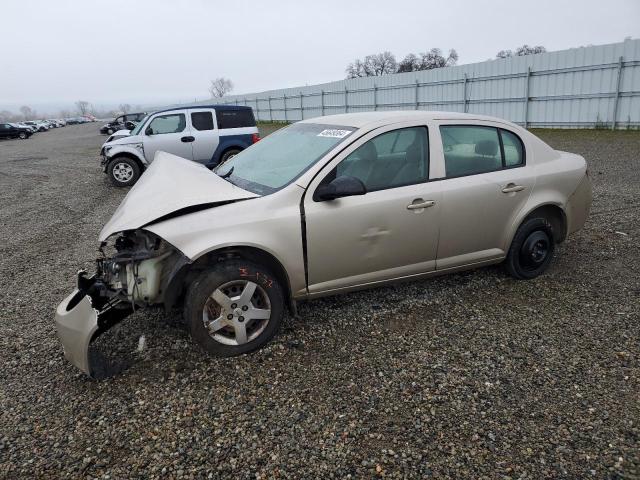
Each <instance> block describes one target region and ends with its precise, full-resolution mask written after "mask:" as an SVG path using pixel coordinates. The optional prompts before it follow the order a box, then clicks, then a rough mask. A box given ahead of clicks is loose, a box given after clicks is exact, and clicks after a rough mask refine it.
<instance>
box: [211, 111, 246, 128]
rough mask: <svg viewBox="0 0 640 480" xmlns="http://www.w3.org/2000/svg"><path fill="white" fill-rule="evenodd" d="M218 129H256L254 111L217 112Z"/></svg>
mask: <svg viewBox="0 0 640 480" xmlns="http://www.w3.org/2000/svg"><path fill="white" fill-rule="evenodd" d="M216 119H217V120H218V128H243V127H255V126H256V120H255V118H253V111H252V110H216Z"/></svg>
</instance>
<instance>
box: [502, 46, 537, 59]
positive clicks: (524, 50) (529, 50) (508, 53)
mask: <svg viewBox="0 0 640 480" xmlns="http://www.w3.org/2000/svg"><path fill="white" fill-rule="evenodd" d="M546 51H547V49H546V48H544V47H543V46H542V45H536V46H534V47H530V46H529V45H527V44H524V45H522V46H521V47H518V48H516V51H515V52H514V51H513V50H500V51H499V52H498V53H497V54H496V58H509V57H513V56H516V57H522V56H524V55H534V54H536V53H544V52H546Z"/></svg>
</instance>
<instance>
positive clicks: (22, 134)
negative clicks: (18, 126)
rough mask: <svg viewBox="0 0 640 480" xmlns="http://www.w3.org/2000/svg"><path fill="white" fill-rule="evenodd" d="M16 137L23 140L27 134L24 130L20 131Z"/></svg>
mask: <svg viewBox="0 0 640 480" xmlns="http://www.w3.org/2000/svg"><path fill="white" fill-rule="evenodd" d="M18 137H19V138H20V140H25V139H26V138H27V134H26V133H25V132H20V134H19V135H18Z"/></svg>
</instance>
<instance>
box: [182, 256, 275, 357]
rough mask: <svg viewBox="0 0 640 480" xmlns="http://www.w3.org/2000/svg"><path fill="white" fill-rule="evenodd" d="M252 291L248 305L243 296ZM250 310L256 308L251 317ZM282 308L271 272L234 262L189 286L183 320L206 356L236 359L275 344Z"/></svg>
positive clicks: (228, 262)
mask: <svg viewBox="0 0 640 480" xmlns="http://www.w3.org/2000/svg"><path fill="white" fill-rule="evenodd" d="M250 285H251V286H250ZM247 288H249V290H246V289H247ZM251 289H253V294H252V296H251V297H250V299H249V300H248V302H247V300H246V298H243V295H248V294H249V293H251ZM216 292H217V293H216ZM214 295H216V297H215V298H214ZM251 309H255V310H254V311H255V317H253V318H252V314H251ZM284 309H285V304H284V295H283V289H282V286H281V285H280V284H279V283H278V281H277V280H276V277H275V276H274V275H273V274H272V273H271V272H270V271H269V270H268V269H266V268H264V267H262V266H260V265H256V264H254V263H251V262H246V261H243V260H230V261H227V262H224V263H220V264H218V265H217V266H216V267H214V269H212V270H209V271H207V272H204V273H202V274H201V275H200V276H199V277H197V278H196V279H195V280H194V281H193V282H192V283H191V285H190V286H189V289H188V291H187V295H186V297H185V302H184V318H185V320H186V323H187V325H188V326H189V330H190V332H191V338H192V339H193V341H194V342H195V343H197V344H198V345H199V346H200V347H202V349H204V350H205V351H206V352H207V353H209V354H211V355H214V356H217V357H233V356H236V355H242V354H243V353H249V352H252V351H254V350H257V349H258V348H260V347H262V346H263V345H265V344H266V343H267V342H268V341H269V340H271V338H273V336H274V335H275V334H276V333H277V332H278V330H279V329H280V324H281V323H282V318H283V316H284ZM266 315H268V318H267V317H265V316H266ZM206 325H209V327H207V326H206ZM243 330H244V332H245V336H246V338H245V337H243V336H242V333H241V332H242V331H243Z"/></svg>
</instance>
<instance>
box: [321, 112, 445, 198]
mask: <svg viewBox="0 0 640 480" xmlns="http://www.w3.org/2000/svg"><path fill="white" fill-rule="evenodd" d="M409 128H424V129H425V130H426V133H427V137H426V138H427V145H426V147H427V148H426V154H427V178H426V179H424V180H422V181H419V182H411V183H403V184H401V185H394V186H393V187H387V188H376V189H375V190H369V189H367V194H369V193H374V192H382V191H385V190H393V189H395V188H403V187H409V186H411V185H424V184H425V183H429V182H431V181H433V180H440V179H437V178H436V179H433V180H432V179H430V178H429V177H430V174H431V171H430V170H431V138H430V137H429V126H428V125H426V124H420V125H410V126H407V127H400V128H394V129H392V130H386V131H384V132H380V133H379V134H377V135H375V136H373V137H371V138H370V139H369V140H367V141H365V142H363V143H362V145H358V146H357V147H356V148H355V149H354V150H353V151H352V152H350V153H349V154H348V155H347V156H345V157H344V158H343V159H342V160H340V161H339V162H338V163H337V164H336V165H335V166H334V167H333V168H332V169H331V170H329V172H328V173H327V174H326V175H325V176H324V178H323V179H322V180H320V182H319V183H318V185H317V186H316V188H315V190H317V189H318V188H319V187H320V185H324V184H325V182H326V180H327V179H328V178H329V177H330V176H331V174H332V173H333V172H334V171H335V170H336V168H338V165H340V163H342V162H343V161H344V160H346V159H347V157H349V155H351V154H352V153H354V152H355V151H357V150H358V149H359V148H360V147H362V146H363V145H364V144H365V143H367V142H371V141H373V140H375V139H376V138H378V137H380V136H382V135H386V134H387V133H391V132H397V131H399V130H407V129H409ZM376 130H377V129H376ZM373 131H375V130H371V131H370V132H367V133H365V134H363V135H362V136H365V135H367V134H369V133H371V132H373ZM360 138H362V137H359V138H356V139H354V140H353V142H351V144H349V145H346V146H345V148H344V150H346V149H347V148H349V146H351V145H353V144H354V143H356V142H357V141H358V140H359V139H360ZM396 141H397V138H396ZM394 144H395V142H394ZM344 150H342V151H341V152H338V153H336V155H334V156H333V157H332V158H331V160H329V162H327V164H329V163H331V162H332V161H333V160H334V159H335V158H336V157H338V156H339V155H340V154H341V153H342V152H343V151H344ZM392 151H393V149H392ZM327 164H325V166H324V167H323V168H322V169H320V171H319V172H318V173H321V172H322V170H323V169H324V168H325V167H326V165H327ZM311 181H313V179H312V180H311ZM329 181H333V178H332V179H331V180H329ZM315 190H314V192H313V196H312V199H313V201H314V202H316V203H318V202H323V201H325V200H319V199H316V198H315Z"/></svg>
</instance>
